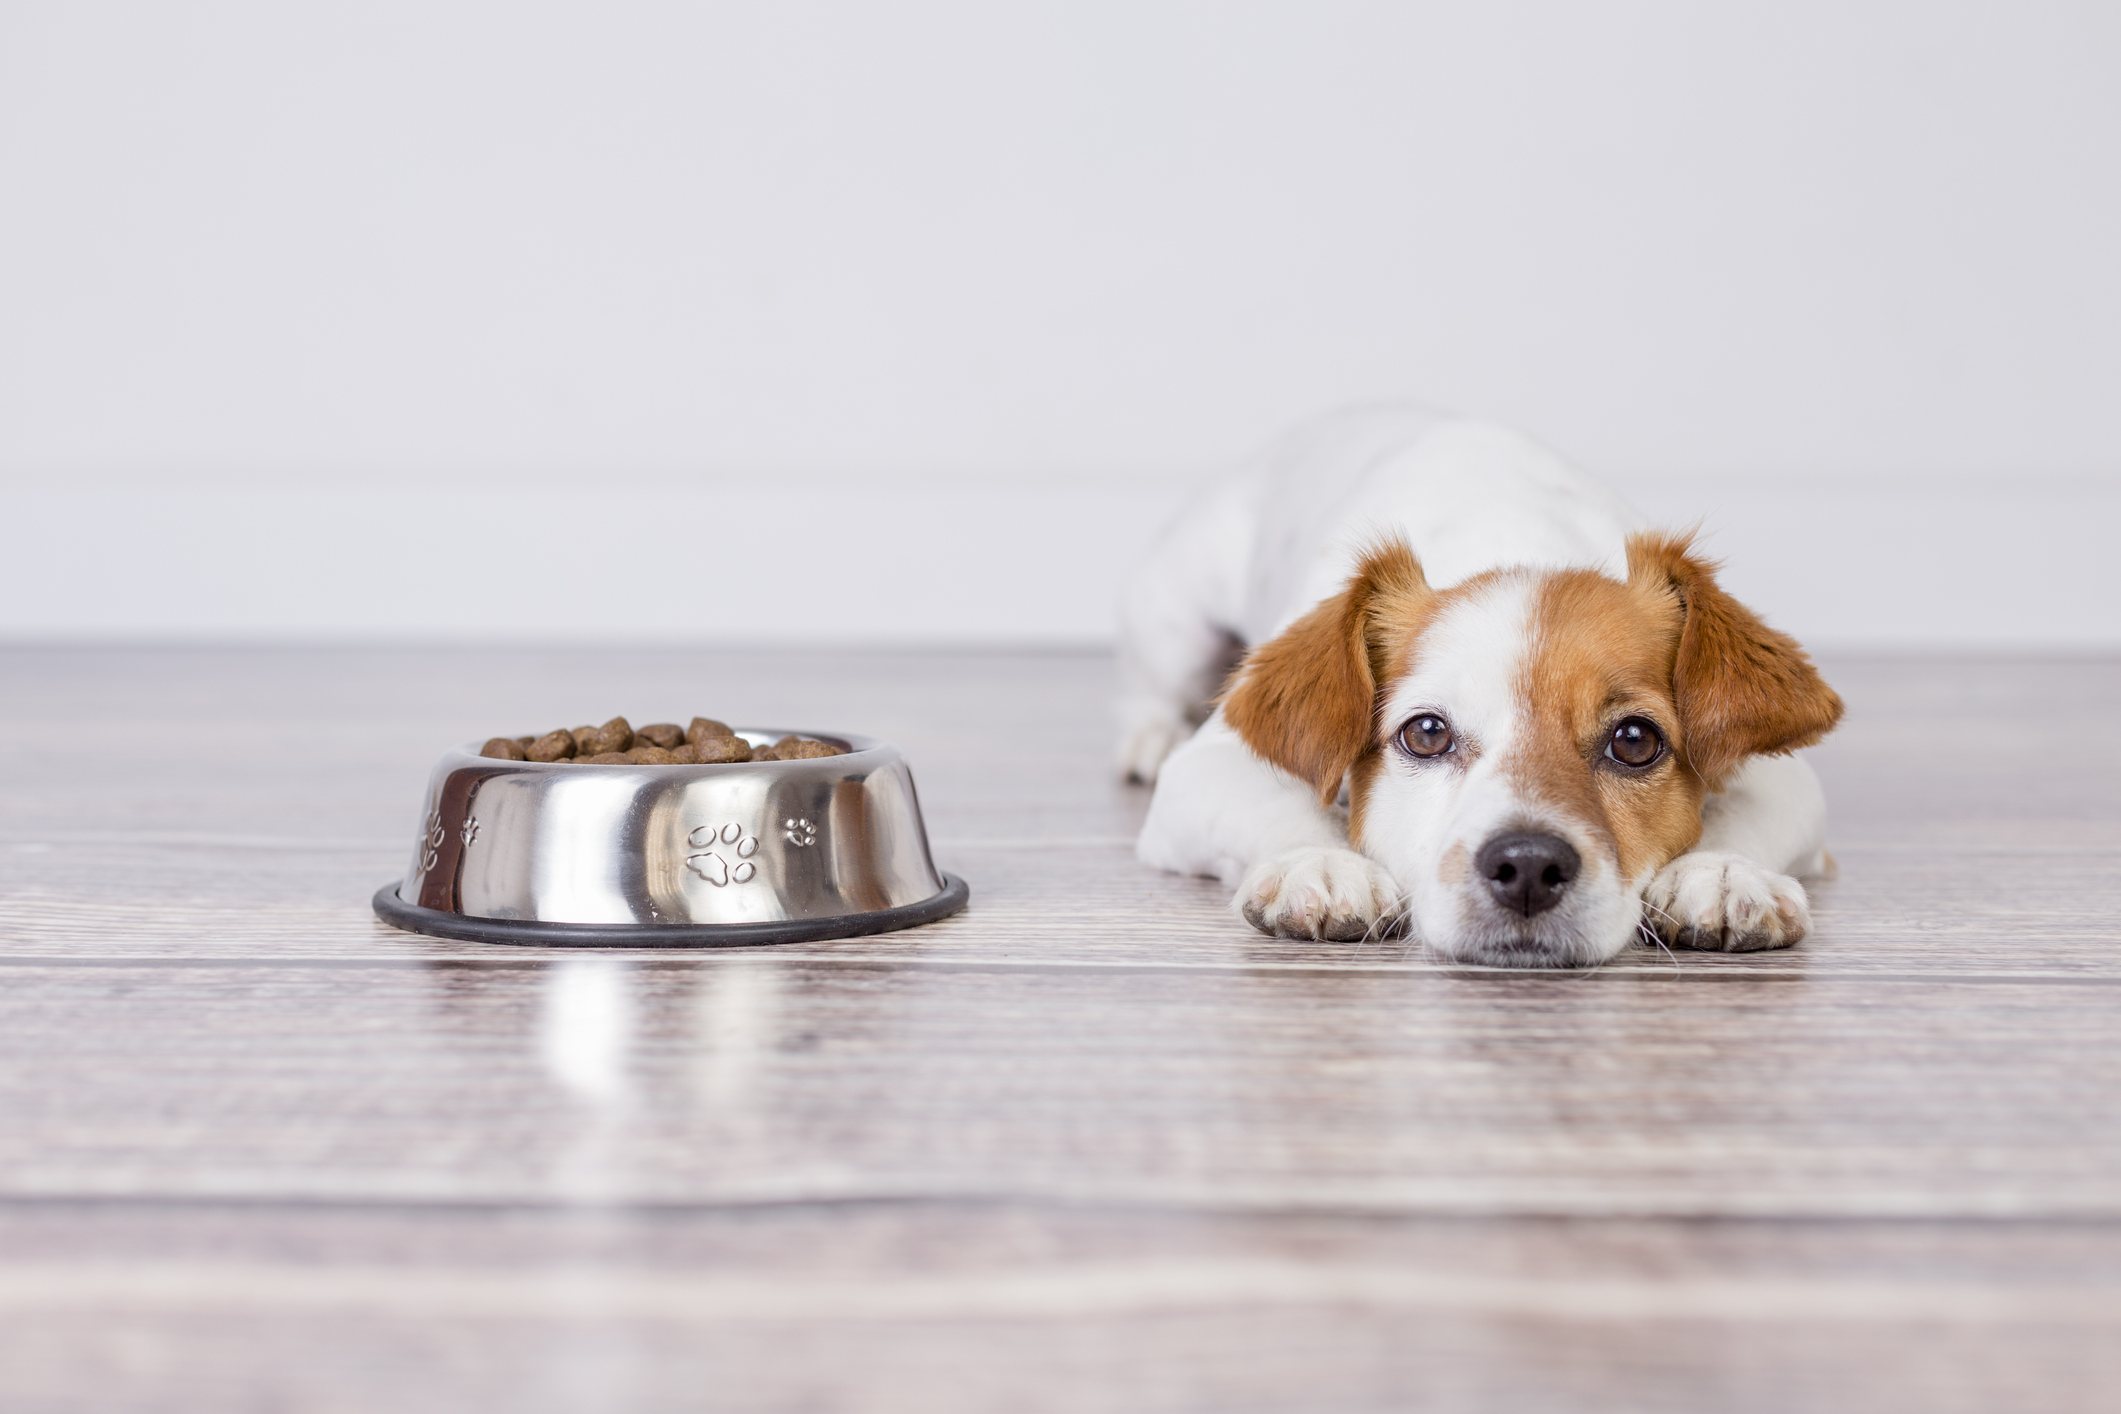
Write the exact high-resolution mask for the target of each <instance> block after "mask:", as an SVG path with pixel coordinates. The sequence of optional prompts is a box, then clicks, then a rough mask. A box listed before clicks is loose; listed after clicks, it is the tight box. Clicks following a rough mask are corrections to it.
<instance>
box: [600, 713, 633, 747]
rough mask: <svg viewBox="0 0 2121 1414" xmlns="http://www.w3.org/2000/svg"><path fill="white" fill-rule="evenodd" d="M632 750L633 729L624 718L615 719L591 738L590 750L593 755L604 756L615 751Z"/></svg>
mask: <svg viewBox="0 0 2121 1414" xmlns="http://www.w3.org/2000/svg"><path fill="white" fill-rule="evenodd" d="M632 749H633V728H632V726H630V725H629V724H628V723H627V721H626V719H625V718H624V717H613V718H612V719H611V720H610V721H608V722H606V723H604V725H603V726H601V727H598V728H597V729H596V733H595V734H594V735H593V736H591V737H590V738H589V750H590V753H591V754H592V755H597V756H602V755H605V754H606V753H609V752H613V751H630V750H632Z"/></svg>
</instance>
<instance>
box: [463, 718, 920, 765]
mask: <svg viewBox="0 0 2121 1414" xmlns="http://www.w3.org/2000/svg"><path fill="white" fill-rule="evenodd" d="M730 730H731V731H733V732H736V733H737V734H739V735H741V736H744V737H746V738H747V739H748V738H749V737H753V736H762V737H766V738H768V739H769V740H771V741H779V740H780V739H781V738H782V737H784V736H800V737H807V738H809V739H810V740H812V741H825V742H831V743H834V744H836V745H841V746H845V747H846V748H847V750H846V751H844V752H842V753H841V754H839V755H838V756H807V757H801V758H799V759H797V760H794V761H673V762H670V763H669V764H668V765H655V764H652V763H649V762H645V761H599V762H597V763H595V764H596V768H597V769H598V770H600V771H727V770H732V769H735V768H738V767H743V766H758V767H770V766H819V765H823V764H825V763H826V762H845V763H848V764H855V763H856V762H858V761H859V760H860V758H862V757H865V756H876V757H880V758H881V757H883V756H886V755H894V756H895V755H898V754H899V750H898V748H897V747H896V746H894V745H892V744H891V743H890V742H888V741H885V740H884V739H883V738H882V737H874V736H863V735H862V734H860V733H859V732H836V731H835V732H827V731H799V730H796V729H794V728H784V727H745V726H732V727H731V728H730ZM492 740H493V738H492V737H485V738H482V739H480V740H477V741H463V742H458V743H457V744H456V745H455V746H452V747H450V748H449V749H448V750H447V751H445V752H443V753H442V761H444V762H447V761H449V760H450V759H451V758H452V757H456V756H463V757H467V758H469V759H470V760H472V761H475V762H478V763H480V764H481V765H482V766H484V767H494V768H501V769H507V768H514V769H518V770H535V771H556V770H560V769H562V768H564V769H567V770H575V769H577V768H579V767H582V766H587V765H589V764H590V763H589V762H587V761H576V760H575V759H574V758H573V757H567V758H564V759H562V760H559V761H510V760H508V759H506V758H505V757H499V756H482V755H480V754H479V753H480V752H481V751H482V750H483V749H484V748H485V746H486V743H487V742H489V741H492ZM508 740H510V741H513V740H515V738H514V737H509V738H508ZM437 764H438V765H439V764H440V763H437ZM860 764H864V765H867V764H870V763H868V762H861V763H860Z"/></svg>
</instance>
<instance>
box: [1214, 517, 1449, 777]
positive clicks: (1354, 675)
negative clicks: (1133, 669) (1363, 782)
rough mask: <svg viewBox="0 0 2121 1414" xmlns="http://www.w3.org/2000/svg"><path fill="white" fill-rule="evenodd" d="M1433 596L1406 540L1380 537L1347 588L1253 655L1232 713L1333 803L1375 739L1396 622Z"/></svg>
mask: <svg viewBox="0 0 2121 1414" xmlns="http://www.w3.org/2000/svg"><path fill="white" fill-rule="evenodd" d="M1430 597H1431V595H1430V590H1429V585H1428V581H1427V580H1425V579H1424V578H1422V573H1421V564H1420V562H1419V561H1418V560H1416V559H1415V558H1414V552H1413V550H1411V549H1409V548H1408V546H1407V542H1406V541H1404V540H1400V539H1396V538H1395V539H1392V540H1387V541H1384V542H1382V543H1380V544H1379V545H1377V546H1375V547H1374V548H1372V549H1371V550H1369V551H1367V552H1366V553H1365V554H1364V555H1363V557H1362V561H1361V563H1360V564H1359V565H1358V566H1357V568H1356V571H1355V574H1354V575H1353V576H1352V577H1351V578H1350V579H1349V580H1348V584H1347V587H1346V588H1345V589H1343V590H1341V592H1340V593H1338V594H1336V595H1334V596H1333V597H1332V598H1331V599H1328V600H1326V601H1325V602H1324V603H1322V604H1320V605H1319V606H1318V607H1317V608H1315V609H1313V610H1312V611H1311V612H1310V613H1308V614H1305V615H1304V616H1303V617H1302V618H1300V619H1298V620H1297V621H1296V622H1295V623H1293V624H1290V625H1289V627H1288V628H1286V629H1284V630H1283V631H1282V632H1281V634H1280V635H1279V636H1277V637H1276V638H1274V639H1272V640H1270V641H1269V642H1266V643H1262V644H1261V645H1260V646H1259V647H1257V648H1255V649H1253V650H1252V651H1251V652H1250V653H1248V654H1247V655H1245V660H1244V663H1243V664H1242V665H1241V666H1240V667H1239V668H1238V671H1237V674H1236V676H1235V677H1234V678H1233V679H1232V681H1231V685H1230V688H1229V690H1228V691H1227V692H1225V693H1224V694H1223V699H1222V708H1223V718H1224V720H1226V721H1227V722H1229V724H1230V725H1231V727H1232V728H1233V729H1235V730H1236V732H1237V734H1238V735H1239V736H1240V737H1242V738H1244V742H1245V745H1247V746H1249V747H1251V748H1252V750H1253V751H1255V752H1257V753H1258V754H1259V755H1260V756H1262V757H1264V758H1265V759H1267V760H1269V761H1271V762H1273V763H1274V764H1275V765H1277V766H1279V767H1281V768H1282V769H1283V770H1284V771H1287V772H1288V773H1289V774H1290V775H1292V776H1295V777H1297V778H1298V779H1300V780H1304V781H1308V782H1310V783H1311V785H1312V786H1314V787H1315V788H1316V789H1317V791H1318V798H1319V800H1320V801H1321V802H1322V803H1324V804H1326V805H1331V804H1332V803H1333V801H1334V799H1335V798H1336V797H1338V796H1339V794H1340V782H1341V778H1342V777H1343V776H1345V775H1346V774H1347V772H1348V768H1349V767H1350V766H1353V765H1354V764H1355V762H1356V760H1357V759H1358V758H1359V757H1360V756H1361V755H1362V754H1363V753H1364V752H1365V751H1367V750H1369V749H1370V746H1371V744H1372V742H1373V741H1374V739H1375V737H1376V731H1377V728H1376V714H1377V684H1378V682H1379V680H1380V679H1381V678H1382V677H1383V675H1384V672H1385V665H1384V658H1385V654H1386V651H1387V646H1388V641H1389V640H1390V638H1391V637H1392V635H1391V633H1390V629H1391V628H1392V627H1393V626H1394V625H1403V624H1406V623H1408V622H1409V621H1410V620H1414V619H1418V616H1419V615H1420V613H1421V611H1422V610H1423V608H1424V607H1425V606H1426V605H1427V604H1428V602H1429V600H1430Z"/></svg>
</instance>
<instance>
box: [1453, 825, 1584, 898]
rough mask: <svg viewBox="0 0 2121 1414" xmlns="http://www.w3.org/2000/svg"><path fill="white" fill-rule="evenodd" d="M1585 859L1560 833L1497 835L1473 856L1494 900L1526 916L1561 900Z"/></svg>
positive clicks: (1476, 867)
mask: <svg viewBox="0 0 2121 1414" xmlns="http://www.w3.org/2000/svg"><path fill="white" fill-rule="evenodd" d="M1582 862H1583V861H1582V860H1581V859H1579V858H1578V857H1577V855H1576V850H1575V848H1574V846H1572V845H1571V844H1570V843H1569V842H1568V841H1567V840H1565V839H1562V838H1561V837H1560V836H1558V835H1497V836H1496V837H1495V838H1494V839H1492V840H1489V841H1488V842H1487V843H1486V844H1484V845H1482V846H1481V847H1480V853H1479V854H1477V855H1475V856H1474V857H1473V867H1474V868H1475V869H1478V870H1479V871H1480V877H1481V878H1483V879H1485V880H1487V881H1488V891H1489V892H1490V893H1492V894H1494V895H1495V901H1496V902H1497V903H1499V904H1501V905H1502V906H1503V907H1504V908H1507V909H1509V910H1510V911H1511V912H1512V913H1522V914H1523V915H1524V916H1525V917H1527V918H1530V917H1531V916H1532V915H1533V914H1535V913H1545V912H1546V911H1547V910H1548V909H1550V908H1552V907H1553V906H1554V905H1555V904H1557V903H1560V902H1561V896H1562V895H1563V894H1565V893H1567V892H1568V891H1569V881H1570V880H1572V879H1574V878H1575V877H1576V869H1577V866H1578V865H1580V864H1581V863H1582Z"/></svg>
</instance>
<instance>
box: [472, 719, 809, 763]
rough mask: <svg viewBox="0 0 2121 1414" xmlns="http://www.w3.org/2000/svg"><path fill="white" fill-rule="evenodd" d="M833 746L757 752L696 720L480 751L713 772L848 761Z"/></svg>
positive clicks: (609, 727) (611, 727)
mask: <svg viewBox="0 0 2121 1414" xmlns="http://www.w3.org/2000/svg"><path fill="white" fill-rule="evenodd" d="M845 754H846V753H845V752H844V751H843V750H842V749H841V748H839V747H837V746H834V745H832V744H831V743H830V742H824V741H813V740H811V739H810V738H808V737H800V736H784V737H782V738H781V739H780V740H779V741H777V742H775V743H774V744H773V745H771V746H759V747H754V746H753V745H752V744H751V743H750V742H748V741H745V740H744V739H743V738H742V737H740V736H738V735H737V734H736V733H735V732H734V731H731V730H730V728H729V724H728V723H727V722H718V721H716V720H715V719H714V718H712V717H694V718H693V719H692V724H691V725H690V726H685V727H680V726H679V725H678V724H677V723H675V722H654V723H651V724H650V725H648V726H645V727H642V728H640V729H639V730H635V728H634V726H633V724H632V723H630V722H628V721H627V720H626V719H625V718H624V717H613V718H612V719H611V720H610V721H608V722H606V723H604V725H603V726H601V727H591V726H581V727H561V728H558V729H557V730H554V731H549V732H547V733H545V734H544V735H543V736H513V737H511V736H497V737H495V738H494V739H493V740H491V741H489V742H487V743H486V745H485V746H483V747H481V748H479V755H481V756H490V757H492V758H493V759H494V760H496V761H543V762H550V763H565V764H567V765H571V766H714V765H720V764H722V763H724V762H730V761H808V760H812V759H814V758H816V757H820V756H844V755H845Z"/></svg>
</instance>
